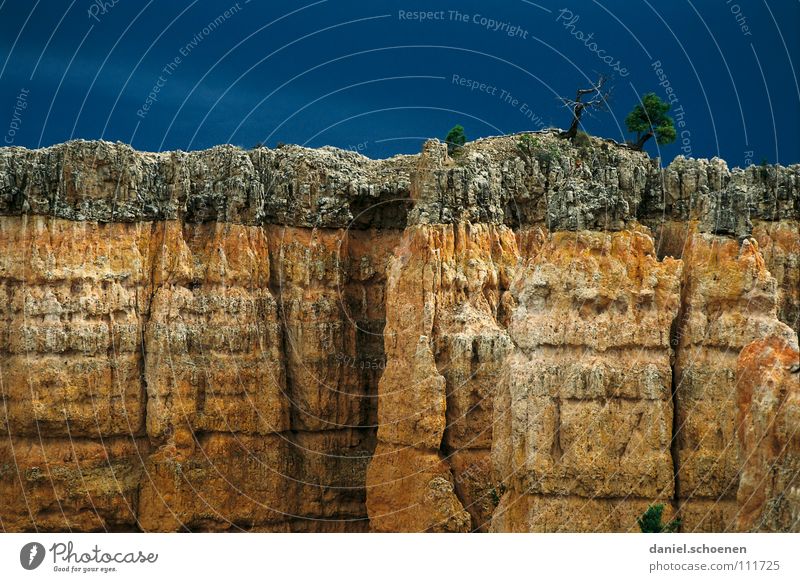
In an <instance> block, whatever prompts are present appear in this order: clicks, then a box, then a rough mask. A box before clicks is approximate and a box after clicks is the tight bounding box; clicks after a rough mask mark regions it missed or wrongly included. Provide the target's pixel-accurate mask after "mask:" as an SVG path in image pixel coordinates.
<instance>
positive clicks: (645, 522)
mask: <svg viewBox="0 0 800 582" xmlns="http://www.w3.org/2000/svg"><path fill="white" fill-rule="evenodd" d="M663 514H664V505H663V504H661V503H658V504H656V505H651V506H650V507H648V508H647V511H645V512H644V513H643V514H642V516H641V517H640V518H638V519H637V520H636V523H638V524H639V529H640V530H642V533H671V532H675V531H678V528H679V527H680V526H681V520H680V519H673V520H672V521H671V522H669V523H662V522H661V519H662V516H663Z"/></svg>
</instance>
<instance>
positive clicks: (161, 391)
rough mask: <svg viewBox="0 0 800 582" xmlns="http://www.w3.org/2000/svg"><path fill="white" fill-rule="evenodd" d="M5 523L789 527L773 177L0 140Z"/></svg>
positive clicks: (796, 305) (793, 464) (795, 326)
mask: <svg viewBox="0 0 800 582" xmlns="http://www.w3.org/2000/svg"><path fill="white" fill-rule="evenodd" d="M0 298H2V299H0V396H2V404H3V406H2V412H0V527H2V529H3V530H5V531H104V530H105V531H187V530H189V531H220V530H246V531H323V532H348V531H414V532H417V531H430V532H467V531H498V532H500V531H510V532H528V531H631V530H635V529H636V517H637V516H639V515H640V514H641V513H642V512H643V511H644V510H645V509H646V508H647V506H648V505H649V504H651V503H655V502H661V503H665V504H666V505H667V506H668V510H669V512H670V513H671V514H677V515H679V516H680V517H681V519H682V522H683V525H682V529H683V531H800V493H798V492H800V362H798V345H797V343H798V340H797V334H798V330H800V165H795V166H790V167H781V166H758V167H757V166H751V167H749V168H746V169H739V168H735V169H729V168H728V167H727V166H726V164H725V163H724V162H723V161H721V160H719V159H713V160H692V159H684V158H680V157H679V158H677V159H676V160H675V161H673V162H672V163H671V164H670V165H669V166H667V167H666V168H661V167H660V165H659V163H658V161H657V160H651V159H650V158H649V157H648V156H647V155H646V154H643V153H641V152H635V151H632V150H630V149H628V148H627V147H625V146H621V145H619V144H616V143H614V142H611V141H608V140H601V139H596V138H592V139H591V140H590V141H589V143H586V144H584V145H582V146H580V147H573V146H572V145H570V144H569V143H568V142H565V141H563V140H560V139H559V138H558V136H557V133H556V132H551V131H545V132H540V133H537V134H533V135H532V136H531V137H530V138H526V139H524V140H522V139H520V136H505V137H497V138H488V139H483V140H479V141H476V142H472V143H470V144H467V145H466V146H465V147H464V149H463V150H462V151H460V152H459V153H458V154H457V155H456V156H455V157H453V158H451V157H450V156H448V154H447V148H446V147H445V146H444V144H441V143H439V142H436V141H429V142H427V143H426V144H425V146H424V147H423V151H422V152H421V154H419V155H416V156H396V157H393V158H390V159H386V160H370V159H367V158H365V157H363V156H361V155H359V154H356V153H353V152H346V151H342V150H338V149H335V148H321V149H318V150H310V149H306V148H302V147H298V146H285V147H281V148H279V149H275V150H269V149H266V148H258V149H255V150H251V151H243V150H241V149H238V148H235V147H231V146H221V147H216V148H213V149H211V150H207V151H201V152H188V153H187V152H167V153H158V154H155V153H142V152H137V151H134V150H133V149H131V148H130V147H128V146H126V145H123V144H111V143H107V142H84V141H75V142H69V143H66V144H61V145H56V146H52V147H49V148H45V149H41V150H26V149H22V148H4V149H0Z"/></svg>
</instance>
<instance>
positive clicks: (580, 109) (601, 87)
mask: <svg viewBox="0 0 800 582" xmlns="http://www.w3.org/2000/svg"><path fill="white" fill-rule="evenodd" d="M607 82H608V77H606V76H605V75H599V76H598V78H597V82H596V83H594V84H592V86H591V87H589V88H588V89H578V91H577V92H576V94H575V99H569V98H567V97H562V98H561V102H562V103H563V104H564V107H567V108H568V109H569V110H570V111H571V112H572V123H571V124H570V126H569V129H568V130H567V131H562V132H561V137H563V138H566V139H573V138H574V137H575V136H576V135H577V134H578V128H579V127H580V124H581V116H583V114H584V112H585V111H587V110H591V109H594V110H596V111H605V110H607V109H608V100H609V98H610V97H611V89H610V88H606V84H607Z"/></svg>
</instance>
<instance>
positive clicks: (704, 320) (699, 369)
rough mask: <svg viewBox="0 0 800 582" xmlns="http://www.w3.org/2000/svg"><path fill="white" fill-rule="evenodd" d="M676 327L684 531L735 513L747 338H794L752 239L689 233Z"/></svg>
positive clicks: (722, 523)
mask: <svg viewBox="0 0 800 582" xmlns="http://www.w3.org/2000/svg"><path fill="white" fill-rule="evenodd" d="M683 261H684V281H683V291H682V293H683V297H684V298H683V313H682V315H681V321H679V322H678V326H677V344H678V346H677V350H678V352H677V358H676V362H675V390H676V400H677V402H678V410H677V414H676V421H677V426H676V439H675V441H676V442H675V451H674V452H675V455H676V464H677V468H678V482H679V484H680V490H679V492H678V494H679V499H680V500H681V509H682V512H683V514H684V516H685V518H684V527H685V528H686V530H688V531H695V530H699V531H719V530H722V529H725V528H726V527H728V524H730V523H732V521H733V520H734V518H735V515H736V512H737V510H738V509H737V504H736V491H737V488H738V485H739V473H740V470H741V468H740V463H739V450H738V442H737V440H736V391H737V387H736V384H737V380H736V361H737V357H738V355H739V352H740V351H741V350H742V348H744V347H745V346H746V345H747V344H749V343H750V342H752V341H756V340H758V339H761V338H764V337H768V336H770V335H779V336H781V337H784V338H786V339H787V341H789V340H791V339H792V336H794V333H793V332H792V330H791V329H789V328H788V326H786V325H785V324H784V323H782V322H780V321H779V320H778V319H777V298H778V293H777V283H776V281H775V278H774V277H772V276H771V274H770V272H769V271H768V270H767V268H766V263H765V261H764V258H763V256H762V255H761V253H760V252H759V249H758V243H757V242H756V241H755V240H754V239H745V240H744V241H742V243H741V244H740V243H739V242H738V241H736V240H733V239H729V238H725V237H721V236H718V235H710V234H703V233H695V234H691V235H690V237H689V240H688V242H687V247H686V249H685V251H684V255H683Z"/></svg>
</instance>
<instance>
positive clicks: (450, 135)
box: [444, 125, 467, 156]
mask: <svg viewBox="0 0 800 582" xmlns="http://www.w3.org/2000/svg"><path fill="white" fill-rule="evenodd" d="M444 142H445V143H446V144H447V153H448V154H449V155H451V156H452V155H453V154H454V153H456V152H457V151H458V150H460V149H461V148H462V147H463V146H464V144H465V143H467V136H466V135H465V134H464V128H463V127H461V126H460V125H456V126H454V127H453V129H451V130H450V131H448V132H447V137H446V138H444Z"/></svg>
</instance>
